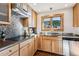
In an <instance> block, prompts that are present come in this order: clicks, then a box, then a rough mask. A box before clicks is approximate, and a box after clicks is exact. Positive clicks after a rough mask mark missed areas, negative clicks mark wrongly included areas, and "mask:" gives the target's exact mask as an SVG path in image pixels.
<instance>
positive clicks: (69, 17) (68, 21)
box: [37, 8, 73, 33]
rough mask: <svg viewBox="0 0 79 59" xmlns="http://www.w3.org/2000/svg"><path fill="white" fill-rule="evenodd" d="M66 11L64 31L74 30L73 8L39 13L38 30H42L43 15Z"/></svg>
mask: <svg viewBox="0 0 79 59" xmlns="http://www.w3.org/2000/svg"><path fill="white" fill-rule="evenodd" d="M61 13H64V32H73V9H72V8H68V9H63V10H58V11H54V12H51V13H49V12H47V13H41V14H38V21H37V32H38V33H39V32H41V16H44V15H53V14H61Z"/></svg>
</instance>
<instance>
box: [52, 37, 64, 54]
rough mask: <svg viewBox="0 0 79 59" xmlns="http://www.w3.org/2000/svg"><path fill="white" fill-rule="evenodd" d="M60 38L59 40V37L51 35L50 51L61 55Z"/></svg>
mask: <svg viewBox="0 0 79 59" xmlns="http://www.w3.org/2000/svg"><path fill="white" fill-rule="evenodd" d="M62 52H63V48H62V40H59V37H55V38H53V37H52V53H57V54H61V55H62Z"/></svg>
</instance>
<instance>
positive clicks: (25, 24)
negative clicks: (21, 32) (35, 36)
mask: <svg viewBox="0 0 79 59" xmlns="http://www.w3.org/2000/svg"><path fill="white" fill-rule="evenodd" d="M21 24H22V25H23V27H28V18H27V17H26V18H21Z"/></svg>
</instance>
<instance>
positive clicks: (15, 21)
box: [0, 15, 23, 38]
mask: <svg viewBox="0 0 79 59" xmlns="http://www.w3.org/2000/svg"><path fill="white" fill-rule="evenodd" d="M1 31H4V32H5V34H6V38H11V37H16V36H19V35H22V34H23V26H22V24H21V23H20V18H19V17H17V16H15V15H12V17H11V24H10V25H8V26H3V25H1V26H0V33H1Z"/></svg>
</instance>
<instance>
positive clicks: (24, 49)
mask: <svg viewBox="0 0 79 59" xmlns="http://www.w3.org/2000/svg"><path fill="white" fill-rule="evenodd" d="M28 47H29V45H26V46H24V47H22V48H21V49H20V56H28V55H29V52H28Z"/></svg>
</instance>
